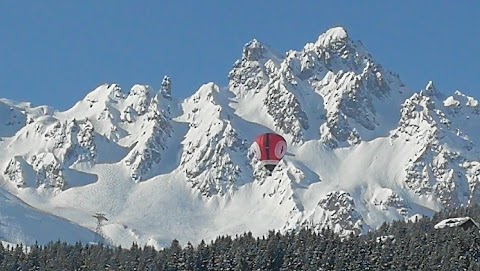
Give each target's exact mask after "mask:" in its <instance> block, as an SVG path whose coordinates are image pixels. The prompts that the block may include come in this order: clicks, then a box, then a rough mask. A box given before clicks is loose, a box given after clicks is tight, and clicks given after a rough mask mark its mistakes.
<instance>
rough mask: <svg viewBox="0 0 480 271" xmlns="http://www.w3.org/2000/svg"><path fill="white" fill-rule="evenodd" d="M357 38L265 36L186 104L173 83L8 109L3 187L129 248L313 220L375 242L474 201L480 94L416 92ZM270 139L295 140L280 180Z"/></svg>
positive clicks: (113, 87) (333, 33) (2, 129)
mask: <svg viewBox="0 0 480 271" xmlns="http://www.w3.org/2000/svg"><path fill="white" fill-rule="evenodd" d="M350 35H351V34H347V31H346V30H345V29H344V28H342V27H336V28H332V29H329V30H327V31H326V32H325V33H324V34H322V35H320V36H319V37H318V39H317V40H316V41H314V42H311V43H307V44H305V46H304V47H303V48H302V49H301V50H299V51H295V50H290V51H288V52H285V54H279V53H276V52H275V51H274V49H272V47H269V46H267V45H265V44H263V43H260V42H259V41H258V40H255V39H254V40H252V41H250V42H248V43H247V44H246V45H245V46H244V48H243V51H242V52H239V59H238V60H237V61H235V63H234V65H233V68H232V70H231V71H230V72H228V78H229V82H228V85H227V86H223V87H222V86H219V85H217V84H215V83H214V82H210V83H206V84H205V85H203V86H201V87H200V88H199V89H198V90H197V91H194V92H193V94H192V95H191V97H188V98H186V99H185V100H183V101H179V100H177V99H176V98H175V96H176V95H175V80H176V79H175V78H170V77H169V76H165V77H163V80H162V83H161V85H160V86H157V87H152V86H148V85H142V84H136V85H133V86H131V87H130V88H125V89H122V87H121V86H119V85H117V84H103V85H100V86H98V87H97V88H95V89H94V90H93V91H92V92H91V93H88V94H87V95H86V96H85V98H84V99H82V100H81V101H79V102H78V103H77V104H75V105H74V106H73V107H72V108H70V109H69V110H66V111H63V112H59V111H56V110H54V109H52V108H50V107H46V106H43V107H31V106H30V105H29V104H27V103H22V104H20V103H15V102H12V101H7V100H0V113H1V114H0V150H1V151H0V169H1V171H0V173H1V174H0V183H1V184H2V187H4V189H5V190H6V191H8V192H9V193H11V194H12V195H15V196H17V197H18V198H20V199H21V200H23V201H24V202H25V203H27V204H29V205H30V206H33V207H34V208H36V209H34V208H33V209H32V212H44V213H50V214H51V215H55V216H57V217H61V218H64V219H67V220H69V221H72V223H75V224H77V225H80V226H81V227H84V228H87V229H89V230H90V231H92V230H95V227H96V224H95V220H94V219H92V214H95V213H97V212H101V213H104V214H105V215H106V216H107V217H108V221H105V224H104V225H102V227H101V234H102V235H103V236H104V237H105V238H106V240H109V242H111V243H113V244H120V245H122V246H127V247H128V246H130V245H131V243H132V242H137V243H139V244H149V245H153V246H155V247H162V246H165V245H169V244H170V242H171V240H172V239H177V240H180V241H182V242H187V241H191V242H198V241H200V240H202V239H203V240H208V239H213V238H215V237H216V236H218V235H221V234H238V233H242V232H245V231H251V232H252V233H254V234H263V233H266V232H267V231H268V230H270V229H281V230H283V231H288V230H292V229H294V228H297V227H301V226H309V227H311V228H314V229H318V230H320V229H322V228H324V227H330V228H332V229H334V230H335V231H337V232H339V233H341V234H349V233H355V234H363V233H366V232H367V231H369V230H373V229H375V228H376V227H378V226H379V225H381V224H382V223H383V222H384V221H391V220H396V219H401V220H411V219H412V217H418V216H429V215H432V214H433V213H434V212H435V211H439V210H441V209H442V208H446V207H456V206H462V205H467V204H474V203H478V200H479V199H480V190H479V183H480V182H479V180H480V149H479V148H478V147H477V146H478V144H479V142H478V137H477V136H476V135H478V134H479V133H480V119H479V118H480V111H479V105H478V100H477V99H475V98H473V97H469V96H467V95H464V94H463V93H461V92H460V91H456V92H454V93H452V94H448V93H443V92H442V90H440V89H437V88H436V87H435V86H434V85H433V83H431V82H429V83H428V84H427V86H426V87H425V89H422V90H418V91H413V90H411V89H409V88H408V87H406V86H405V85H404V84H403V83H402V81H401V80H400V77H399V76H398V75H396V74H395V73H393V72H390V71H387V70H386V69H384V68H383V67H382V65H381V64H379V63H378V62H377V61H376V60H375V59H374V58H373V56H371V54H369V53H368V51H367V50H366V48H365V47H364V45H363V44H361V43H360V42H355V41H353V40H352V39H351V37H350ZM182 80H186V79H182ZM265 132H276V133H279V134H281V135H282V136H284V138H285V139H286V140H287V143H288V155H286V156H285V157H284V158H283V160H282V161H281V162H280V163H279V165H278V166H277V167H276V169H275V171H274V172H273V174H272V176H268V175H267V174H265V172H264V170H262V168H261V167H260V166H259V165H258V163H257V162H258V161H256V160H255V159H253V158H252V155H251V150H250V146H251V144H252V142H253V140H254V139H255V137H256V136H258V135H259V134H261V133H265ZM15 204H17V203H15ZM22 208H23V207H22ZM38 210H40V211H38ZM14 219H15V221H20V222H19V223H17V224H15V225H22V223H23V222H22V220H19V218H14ZM59 223H60V222H59ZM12 225H13V224H12ZM59 225H61V224H59ZM62 225H63V224H62ZM68 229H70V228H69V227H68ZM73 229H74V228H72V230H73ZM0 230H2V231H3V232H0V236H6V237H4V238H5V239H8V240H5V241H10V242H17V241H18V240H20V239H21V238H20V239H14V238H10V236H14V235H12V234H4V233H5V229H0ZM27 231H28V228H27V226H25V228H22V227H18V234H17V235H15V236H22V233H23V232H27ZM87 232H88V231H87ZM25 236H26V235H25ZM52 237H53V236H52ZM80 237H81V238H87V237H86V235H82V236H79V238H80ZM88 238H90V237H88ZM21 240H25V242H30V241H31V240H32V239H30V237H29V238H24V239H21ZM88 241H91V240H88Z"/></svg>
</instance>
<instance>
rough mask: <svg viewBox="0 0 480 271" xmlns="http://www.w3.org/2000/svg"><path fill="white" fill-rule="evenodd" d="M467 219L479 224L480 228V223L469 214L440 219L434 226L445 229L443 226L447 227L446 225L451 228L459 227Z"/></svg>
mask: <svg viewBox="0 0 480 271" xmlns="http://www.w3.org/2000/svg"><path fill="white" fill-rule="evenodd" d="M467 221H471V222H472V223H473V224H475V225H476V226H477V228H480V225H478V223H477V222H476V221H475V220H473V219H472V218H471V217H468V216H467V217H455V218H448V219H444V220H442V221H440V222H439V223H437V224H436V225H435V226H434V228H435V229H443V228H446V227H450V228H454V227H459V226H461V225H462V224H464V223H465V222H467Z"/></svg>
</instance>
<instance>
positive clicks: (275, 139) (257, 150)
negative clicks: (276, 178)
mask: <svg viewBox="0 0 480 271" xmlns="http://www.w3.org/2000/svg"><path fill="white" fill-rule="evenodd" d="M252 149H253V153H254V156H255V158H257V159H258V160H259V161H260V164H261V165H263V166H264V167H265V168H266V169H267V170H268V171H270V172H272V171H273V170H274V169H275V167H276V166H277V165H278V163H280V160H282V158H283V157H284V156H285V153H286V152H287V141H286V140H285V138H283V137H282V136H281V135H279V134H275V133H265V134H261V135H259V136H258V137H257V138H256V139H255V141H254V142H253V144H252Z"/></svg>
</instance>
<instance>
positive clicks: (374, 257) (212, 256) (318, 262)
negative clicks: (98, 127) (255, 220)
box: [0, 206, 480, 271]
mask: <svg viewBox="0 0 480 271" xmlns="http://www.w3.org/2000/svg"><path fill="white" fill-rule="evenodd" d="M460 216H470V217H472V218H473V219H475V220H477V221H478V219H480V208H479V207H478V206H473V207H469V208H457V209H454V210H447V211H444V212H441V213H437V214H435V215H434V216H433V217H431V218H423V219H420V220H418V221H417V222H403V221H394V222H392V223H384V224H383V225H382V226H381V227H380V228H379V229H377V230H375V231H372V232H370V233H368V234H366V235H362V236H355V235H350V236H348V237H340V236H339V235H337V234H335V233H334V232H333V231H331V230H330V229H324V230H322V231H313V230H311V229H308V228H302V229H299V230H296V231H291V232H286V233H280V232H278V231H270V232H268V234H267V235H265V236H263V237H254V236H253V235H252V233H251V232H246V233H243V234H241V235H236V236H228V235H225V236H219V237H217V238H216V239H215V240H212V241H210V242H209V243H206V242H204V241H202V242H200V243H199V244H197V245H195V246H194V245H192V244H191V243H187V244H186V245H184V246H181V245H180V243H179V242H178V241H177V240H173V241H172V243H171V245H170V246H169V247H167V248H165V249H162V250H155V249H154V248H153V247H151V246H139V245H137V244H135V243H134V244H132V246H131V247H129V248H122V247H121V246H118V247H112V246H106V245H103V244H82V243H81V242H77V243H75V244H68V243H66V242H62V241H60V240H58V241H55V242H53V241H52V242H50V243H49V244H47V245H38V244H35V245H33V246H29V247H28V249H27V248H26V247H25V246H23V245H21V244H19V245H16V246H10V245H7V246H2V245H0V270H49V271H54V270H129V271H130V270H172V271H173V270H480V245H479V244H480V232H479V229H477V228H470V229H466V230H465V229H462V228H459V227H457V228H444V229H434V225H435V224H436V223H438V222H439V221H441V220H442V219H445V218H450V217H460ZM477 218H478V219H477Z"/></svg>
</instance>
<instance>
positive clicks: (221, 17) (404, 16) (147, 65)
mask: <svg viewBox="0 0 480 271" xmlns="http://www.w3.org/2000/svg"><path fill="white" fill-rule="evenodd" d="M479 17H480V2H479V1H433V0H425V1H373V0H372V1H313V0H312V1H302V0H298V1H259V0H255V1H250V0H242V1H220V0H217V1H214V0H208V1H207V0H206V1H198V0H191V1H185V0H166V1H153V0H152V1H148V0H144V1H123V0H102V1H96V0H82V1H50V0H43V1H34V0H27V1H0V98H8V99H12V100H15V101H30V102H32V104H33V105H44V104H46V105H50V106H53V107H55V108H57V109H59V110H65V109H67V108H69V107H71V106H73V105H74V104H75V102H77V101H78V100H80V99H82V98H83V97H84V96H85V95H86V94H87V93H88V92H90V91H91V90H93V89H94V88H95V87H96V86H98V85H100V84H102V83H119V84H120V85H121V86H122V88H123V89H124V90H128V89H130V88H131V86H132V85H133V84H136V83H141V84H148V85H151V86H152V87H153V88H155V89H158V88H159V86H160V83H161V81H162V78H163V76H164V75H169V76H171V78H172V82H173V95H175V96H176V97H177V98H180V99H183V98H185V97H187V96H190V95H191V94H193V93H194V92H195V91H196V90H197V89H198V87H199V86H201V85H202V84H204V83H207V82H211V81H213V82H215V83H217V84H219V85H221V86H225V85H226V84H227V75H228V72H229V71H230V69H231V67H232V65H233V63H234V62H235V60H237V59H238V58H239V57H240V56H241V52H242V47H243V45H244V44H245V43H247V42H248V41H249V40H251V39H253V38H256V39H258V40H260V41H261V42H264V43H266V44H268V45H270V46H271V47H273V48H274V49H275V50H276V51H277V52H280V53H282V54H283V53H284V52H286V51H288V50H290V49H296V50H298V49H301V48H302V47H303V45H304V44H305V43H307V42H312V41H315V40H316V38H317V37H318V36H319V35H320V34H321V33H323V32H324V31H325V30H327V29H328V28H330V27H334V26H339V25H340V26H343V27H345V28H346V29H347V31H348V33H349V35H350V37H351V38H352V39H353V40H361V41H362V42H363V43H364V45H365V47H366V48H367V50H368V51H369V52H370V53H371V54H372V55H373V56H374V58H375V59H376V60H377V61H378V62H379V63H381V64H382V65H383V66H384V67H386V68H387V69H389V70H391V71H394V72H396V73H399V74H400V77H401V78H402V80H403V81H404V82H405V83H406V84H407V85H408V86H409V87H411V88H413V89H420V88H423V87H424V86H425V85H426V84H427V82H428V80H433V81H434V83H435V84H436V85H437V87H438V88H439V89H440V90H441V91H443V92H445V93H453V91H455V90H457V89H459V90H461V91H462V92H464V93H466V94H469V95H473V96H475V97H476V98H480V76H479V75H478V73H479V66H478V62H479V60H480V53H479V49H480V47H479V42H480V28H479V27H478V26H479V25H480V19H479Z"/></svg>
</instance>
